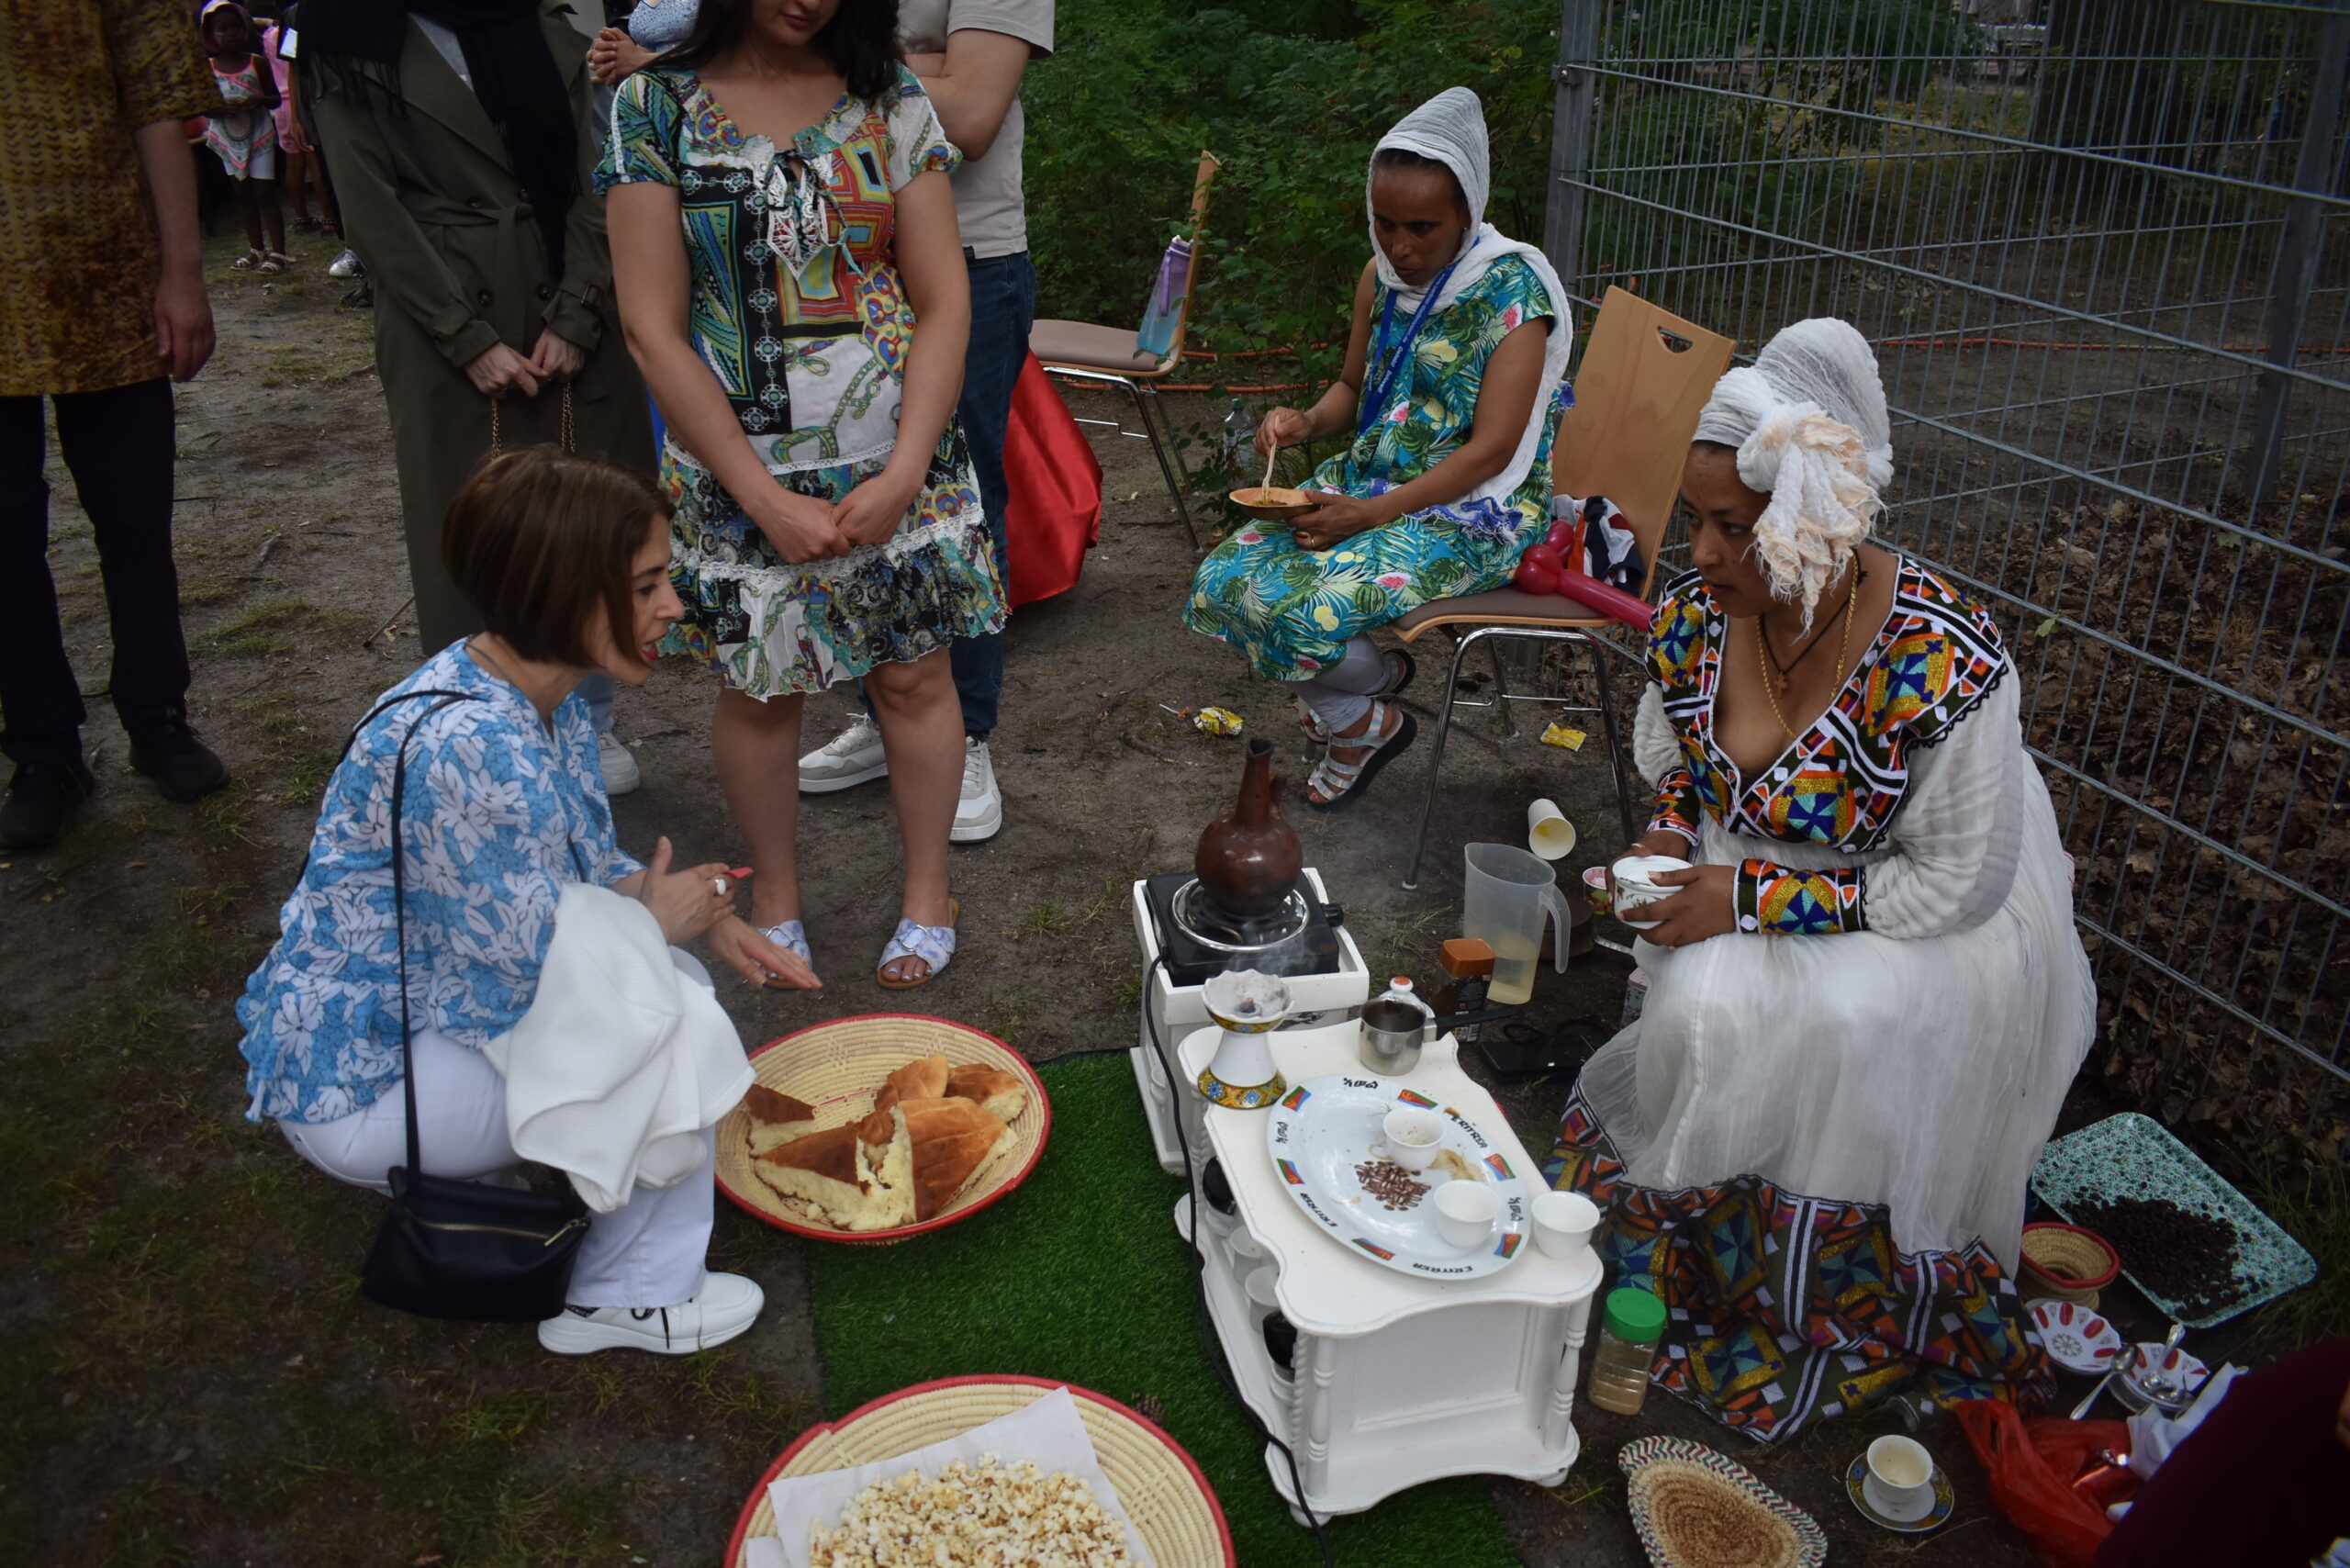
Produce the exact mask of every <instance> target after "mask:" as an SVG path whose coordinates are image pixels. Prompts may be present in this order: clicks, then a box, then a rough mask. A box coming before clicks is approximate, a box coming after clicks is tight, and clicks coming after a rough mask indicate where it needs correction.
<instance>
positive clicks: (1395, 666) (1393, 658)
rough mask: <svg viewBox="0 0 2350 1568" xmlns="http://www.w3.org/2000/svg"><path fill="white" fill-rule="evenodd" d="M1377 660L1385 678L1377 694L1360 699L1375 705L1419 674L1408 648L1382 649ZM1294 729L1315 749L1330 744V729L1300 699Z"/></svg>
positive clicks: (1398, 692)
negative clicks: (1368, 698) (1372, 702)
mask: <svg viewBox="0 0 2350 1568" xmlns="http://www.w3.org/2000/svg"><path fill="white" fill-rule="evenodd" d="M1379 657H1380V659H1381V661H1382V663H1383V664H1384V665H1385V666H1386V667H1387V678H1386V679H1385V680H1384V681H1382V683H1381V684H1380V688H1379V689H1378V690H1376V691H1369V692H1365V693H1364V694H1363V695H1365V696H1366V697H1370V698H1372V699H1374V700H1378V701H1382V702H1393V701H1394V700H1395V699H1396V698H1398V697H1400V696H1402V695H1403V693H1404V688H1405V687H1407V686H1409V685H1411V684H1412V678H1413V677H1414V676H1416V675H1417V674H1419V673H1420V666H1419V661H1418V660H1416V659H1415V658H1413V657H1412V653H1411V650H1410V649H1408V648H1382V649H1380V650H1379ZM1297 727H1298V728H1299V729H1301V730H1304V732H1305V738H1306V739H1307V740H1309V741H1312V742H1313V743H1314V744H1315V745H1322V746H1326V745H1329V744H1330V726H1329V725H1327V724H1326V723H1324V722H1322V715H1321V714H1319V713H1316V712H1315V711H1314V710H1313V709H1312V708H1310V707H1308V706H1306V702H1305V699H1304V698H1303V697H1301V698H1299V699H1298V700H1297Z"/></svg>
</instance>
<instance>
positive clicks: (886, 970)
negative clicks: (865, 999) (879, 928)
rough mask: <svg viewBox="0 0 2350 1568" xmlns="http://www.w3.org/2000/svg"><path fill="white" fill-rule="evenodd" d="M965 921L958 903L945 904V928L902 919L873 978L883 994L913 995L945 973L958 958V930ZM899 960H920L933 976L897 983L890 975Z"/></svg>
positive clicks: (885, 948) (954, 901)
mask: <svg viewBox="0 0 2350 1568" xmlns="http://www.w3.org/2000/svg"><path fill="white" fill-rule="evenodd" d="M962 918H963V905H962V903H961V902H959V901H958V900H955V899H948V900H947V901H946V924H944V925H923V924H920V923H919V922H917V921H914V920H912V919H909V918H905V917H901V918H900V919H899V921H898V932H897V935H894V936H892V937H890V945H889V946H886V947H884V948H882V949H881V958H880V959H879V961H878V962H877V963H876V964H875V965H874V966H873V978H874V980H877V981H878V982H879V984H880V986H881V988H882V989H883V990H884V991H912V990H913V988H914V987H916V986H918V985H927V984H929V983H930V982H931V981H932V980H936V979H937V978H938V977H939V976H940V975H941V974H942V973H944V972H945V971H946V966H947V964H948V963H949V962H951V961H952V960H953V959H954V957H955V927H956V925H957V923H958V922H960V921H961V920H962ZM900 958H920V959H921V960H922V961H923V963H925V964H928V965H929V966H930V972H929V973H927V974H925V975H923V976H921V977H919V978H917V979H914V980H898V979H896V978H894V977H892V976H891V975H890V965H891V964H894V963H896V962H897V961H898V960H899V959H900Z"/></svg>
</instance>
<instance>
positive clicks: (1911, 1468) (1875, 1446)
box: [1861, 1437, 1934, 1525]
mask: <svg viewBox="0 0 2350 1568" xmlns="http://www.w3.org/2000/svg"><path fill="white" fill-rule="evenodd" d="M1868 1465H1869V1473H1868V1475H1867V1476H1866V1477H1865V1478H1864V1479H1863V1481H1862V1482H1861V1492H1862V1494H1863V1496H1865V1497H1866V1498H1867V1500H1868V1505H1869V1506H1870V1507H1872V1508H1874V1509H1875V1510H1876V1511H1877V1512H1878V1513H1879V1514H1882V1515H1883V1516H1884V1517H1885V1518H1887V1519H1889V1520H1891V1521H1892V1522H1893V1523H1895V1524H1897V1525H1914V1524H1916V1523H1917V1522H1918V1521H1919V1520H1920V1519H1922V1518H1925V1517H1926V1516H1927V1515H1928V1514H1930V1513H1932V1512H1933V1511H1934V1456H1933V1455H1932V1454H1930V1453H1929V1452H1927V1451H1926V1446H1925V1444H1923V1443H1921V1442H1919V1441H1918V1440H1917V1439H1915V1438H1903V1437H1885V1438H1879V1439H1877V1440H1876V1441H1874V1442H1873V1443H1871V1444H1870V1445H1869V1452H1868Z"/></svg>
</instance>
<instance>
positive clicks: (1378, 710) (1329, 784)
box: [1305, 699, 1420, 812]
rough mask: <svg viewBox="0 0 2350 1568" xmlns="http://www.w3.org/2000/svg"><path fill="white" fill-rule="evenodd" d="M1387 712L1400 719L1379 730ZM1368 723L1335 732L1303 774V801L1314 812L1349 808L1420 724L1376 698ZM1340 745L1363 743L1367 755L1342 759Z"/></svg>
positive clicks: (1406, 744) (1349, 746)
mask: <svg viewBox="0 0 2350 1568" xmlns="http://www.w3.org/2000/svg"><path fill="white" fill-rule="evenodd" d="M1390 713H1393V714H1395V715H1396V717H1397V719H1398V720H1399V721H1400V722H1398V723H1397V724H1396V726H1395V729H1394V732H1393V734H1381V732H1382V731H1384V730H1385V729H1386V728H1387V715H1388V714H1390ZM1419 733H1420V729H1419V726H1418V725H1417V724H1416V723H1414V722H1412V716H1411V715H1410V714H1409V713H1405V712H1403V711H1400V710H1398V709H1396V708H1394V707H1393V706H1391V705H1390V704H1388V703H1385V702H1382V701H1379V700H1375V699H1374V700H1372V702H1371V723H1370V724H1369V725H1368V726H1367V727H1365V729H1364V730H1363V733H1362V734H1360V735H1338V736H1335V737H1333V738H1332V740H1331V743H1330V747H1329V749H1328V750H1326V751H1325V752H1323V754H1322V760H1321V761H1319V762H1317V763H1315V765H1314V771H1313V772H1312V773H1311V774H1309V775H1308V776H1307V777H1306V780H1305V788H1306V796H1305V803H1306V804H1307V805H1309V806H1311V807H1313V808H1314V809H1315V811H1317V812H1343V811H1347V810H1349V809H1351V808H1352V807H1353V805H1354V803H1355V802H1356V801H1359V800H1360V799H1361V798H1362V791H1363V787H1364V786H1365V785H1367V784H1369V783H1370V782H1371V779H1372V778H1375V777H1377V776H1378V773H1379V770H1380V769H1381V768H1382V767H1386V766H1387V765H1388V764H1389V763H1390V762H1393V760H1394V759H1395V758H1396V757H1397V756H1399V755H1401V754H1402V753H1403V752H1404V751H1406V750H1408V749H1409V748H1410V746H1411V744H1412V742H1413V740H1414V739H1415V738H1416V737H1417V736H1418V734H1419ZM1373 735H1380V738H1379V739H1376V740H1373V739H1371V737H1372V736H1373ZM1340 746H1344V747H1345V748H1346V749H1348V751H1354V750H1357V749H1359V748H1361V747H1365V746H1367V747H1369V748H1370V750H1369V753H1368V755H1366V756H1363V757H1362V758H1360V760H1358V761H1355V762H1341V761H1339V760H1338V758H1337V748H1338V747H1340ZM1315 790H1320V791H1322V794H1323V797H1324V798H1323V799H1321V800H1319V801H1317V800H1315V798H1314V794H1313V791H1315Z"/></svg>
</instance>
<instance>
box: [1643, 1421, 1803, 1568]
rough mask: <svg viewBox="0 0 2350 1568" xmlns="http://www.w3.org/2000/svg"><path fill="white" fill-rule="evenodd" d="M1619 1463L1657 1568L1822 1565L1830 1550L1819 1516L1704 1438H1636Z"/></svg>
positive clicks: (1651, 1560) (1770, 1567) (1796, 1566)
mask: <svg viewBox="0 0 2350 1568" xmlns="http://www.w3.org/2000/svg"><path fill="white" fill-rule="evenodd" d="M1616 1462H1617V1464H1618V1465H1619V1466H1621V1467H1622V1469H1623V1472H1624V1475H1625V1478H1626V1480H1627V1481H1628V1488H1627V1490H1628V1498H1627V1500H1628V1502H1629V1504H1630V1505H1631V1511H1632V1529H1634V1531H1635V1532H1637V1533H1638V1534H1639V1538H1640V1544H1641V1545H1642V1546H1644V1547H1646V1548H1647V1549H1648V1554H1649V1561H1650V1562H1652V1563H1654V1564H1656V1568H1819V1564H1820V1562H1822V1561H1824V1560H1825V1559H1826V1558H1827V1556H1828V1537H1827V1534H1826V1533H1825V1532H1824V1531H1822V1530H1821V1529H1820V1528H1819V1525H1818V1521H1817V1520H1815V1519H1813V1518H1812V1517H1811V1516H1810V1515H1809V1514H1807V1513H1805V1512H1804V1511H1803V1510H1802V1509H1801V1508H1798V1507H1796V1506H1795V1505H1794V1504H1792V1503H1790V1502H1788V1501H1787V1500H1786V1499H1785V1497H1782V1496H1780V1495H1778V1494H1777V1493H1776V1492H1774V1491H1772V1490H1771V1489H1770V1488H1769V1487H1768V1486H1765V1485H1763V1484H1762V1482H1760V1481H1757V1480H1756V1479H1755V1478H1754V1473H1753V1472H1752V1471H1751V1470H1749V1469H1747V1468H1746V1466H1744V1465H1742V1464H1740V1463H1739V1462H1737V1461H1736V1460H1734V1459H1731V1458H1729V1456H1727V1455H1725V1454H1720V1453H1717V1452H1716V1451H1714V1450H1712V1449H1709V1448H1707V1447H1706V1445H1705V1444H1703V1443H1696V1442H1691V1441H1690V1440H1689V1439H1686V1438H1666V1437H1651V1438H1636V1439H1633V1440H1632V1441H1630V1442H1628V1443H1626V1444H1625V1445H1624V1446H1623V1447H1622V1448H1621V1449H1620V1450H1617V1454H1616Z"/></svg>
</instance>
